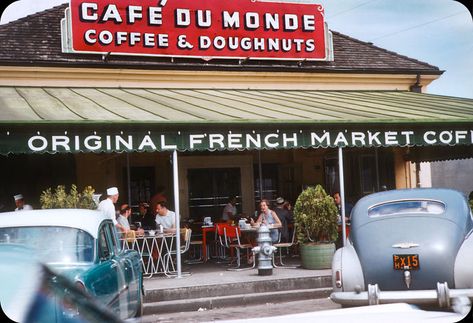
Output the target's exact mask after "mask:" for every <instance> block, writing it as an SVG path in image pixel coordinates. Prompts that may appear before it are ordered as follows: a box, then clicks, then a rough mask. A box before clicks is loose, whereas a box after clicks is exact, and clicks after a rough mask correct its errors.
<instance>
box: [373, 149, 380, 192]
mask: <svg viewBox="0 0 473 323" xmlns="http://www.w3.org/2000/svg"><path fill="white" fill-rule="evenodd" d="M374 162H375V167H376V192H379V190H380V186H379V156H378V147H376V148H375V149H374Z"/></svg>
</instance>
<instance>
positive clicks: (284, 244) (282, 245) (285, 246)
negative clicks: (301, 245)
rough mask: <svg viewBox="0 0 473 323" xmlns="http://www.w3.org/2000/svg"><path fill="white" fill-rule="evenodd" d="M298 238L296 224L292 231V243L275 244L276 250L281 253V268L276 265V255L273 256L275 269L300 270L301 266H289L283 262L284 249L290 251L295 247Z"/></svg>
mask: <svg viewBox="0 0 473 323" xmlns="http://www.w3.org/2000/svg"><path fill="white" fill-rule="evenodd" d="M295 237H296V225H295V224H294V229H293V230H292V238H291V242H277V243H275V244H273V246H275V247H276V248H278V253H279V264H280V265H279V266H278V265H276V262H275V260H274V254H273V267H274V268H298V267H299V266H287V265H285V264H284V263H283V262H282V249H283V248H286V250H289V248H290V247H292V246H293V245H294V241H295ZM279 241H281V234H279Z"/></svg>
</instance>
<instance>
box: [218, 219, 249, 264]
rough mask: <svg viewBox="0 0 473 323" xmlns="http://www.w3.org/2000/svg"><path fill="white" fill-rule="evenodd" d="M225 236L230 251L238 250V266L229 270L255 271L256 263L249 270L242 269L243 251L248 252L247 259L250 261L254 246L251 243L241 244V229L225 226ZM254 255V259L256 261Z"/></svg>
mask: <svg viewBox="0 0 473 323" xmlns="http://www.w3.org/2000/svg"><path fill="white" fill-rule="evenodd" d="M223 230H224V234H225V241H227V246H228V247H229V248H230V250H232V249H235V250H236V260H237V266H236V267H234V268H229V269H228V270H236V271H238V270H247V269H253V268H255V263H256V262H255V261H253V266H252V267H249V268H241V254H242V253H241V251H242V250H245V251H246V258H247V259H249V256H250V252H251V249H252V248H253V246H252V245H251V244H250V243H241V239H240V236H241V232H240V228H239V227H237V226H232V225H229V224H225V225H224V226H223ZM254 258H255V257H254V255H253V259H254Z"/></svg>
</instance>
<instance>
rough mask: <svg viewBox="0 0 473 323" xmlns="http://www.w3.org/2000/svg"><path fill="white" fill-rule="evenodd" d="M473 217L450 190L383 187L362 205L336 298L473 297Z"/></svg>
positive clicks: (337, 269) (338, 260)
mask: <svg viewBox="0 0 473 323" xmlns="http://www.w3.org/2000/svg"><path fill="white" fill-rule="evenodd" d="M472 233H473V217H472V213H471V210H470V208H469V206H468V203H467V200H466V198H465V196H463V195H462V194H461V193H460V192H457V191H454V190H449V189H406V190H393V191H386V192H381V193H375V194H372V195H369V196H366V197H364V198H362V199H360V201H359V202H358V203H357V204H356V205H355V207H354V208H353V210H352V213H351V232H350V235H349V238H348V239H347V241H346V245H345V247H342V248H340V249H338V250H337V251H336V253H335V255H334V258H333V261H332V281H333V293H332V294H331V296H330V297H331V299H332V300H333V301H334V302H336V303H339V304H342V305H345V306H355V305H371V304H383V303H395V302H407V303H411V304H418V305H427V304H429V305H436V306H440V307H450V306H452V304H453V303H454V302H456V301H461V302H465V301H466V302H471V301H472V300H473V234H472Z"/></svg>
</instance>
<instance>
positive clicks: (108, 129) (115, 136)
mask: <svg viewBox="0 0 473 323" xmlns="http://www.w3.org/2000/svg"><path fill="white" fill-rule="evenodd" d="M0 143H1V147H0V154H9V153H43V152H50V153H54V152H81V151H82V152H121V151H129V152H131V151H167V150H175V149H177V150H179V151H189V150H190V151H192V150H245V149H289V148H319V147H339V146H342V147H381V146H382V147H388V146H457V145H472V144H473V100H472V99H463V98H454V97H445V96H437V95H429V94H419V93H412V92H402V91H309V90H297V91H296V90H224V89H219V90H217V89H214V90H209V89H143V88H127V89H124V88H71V87H0Z"/></svg>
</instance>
